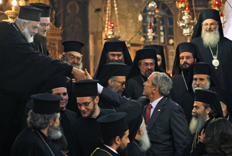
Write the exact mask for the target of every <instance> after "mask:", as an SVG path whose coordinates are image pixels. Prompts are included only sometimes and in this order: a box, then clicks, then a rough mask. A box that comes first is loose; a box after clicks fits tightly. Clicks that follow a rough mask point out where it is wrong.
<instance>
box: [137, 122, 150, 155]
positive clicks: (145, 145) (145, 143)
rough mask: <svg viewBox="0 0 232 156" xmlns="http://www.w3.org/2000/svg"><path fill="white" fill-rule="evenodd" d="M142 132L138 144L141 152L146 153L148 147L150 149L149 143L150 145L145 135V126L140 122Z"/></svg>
mask: <svg viewBox="0 0 232 156" xmlns="http://www.w3.org/2000/svg"><path fill="white" fill-rule="evenodd" d="M141 127H142V131H143V135H142V136H141V138H140V140H139V142H140V145H141V147H140V148H141V150H142V151H143V152H145V151H147V150H148V149H149V148H150V147H151V143H150V140H149V136H148V134H147V128H146V125H145V123H144V122H142V125H141Z"/></svg>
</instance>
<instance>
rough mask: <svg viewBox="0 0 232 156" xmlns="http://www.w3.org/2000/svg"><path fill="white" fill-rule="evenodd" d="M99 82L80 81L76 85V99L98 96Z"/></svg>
mask: <svg viewBox="0 0 232 156" xmlns="http://www.w3.org/2000/svg"><path fill="white" fill-rule="evenodd" d="M98 82H99V81H98V80H90V79H88V80H80V81H77V82H75V83H74V85H75V92H76V97H87V96H98V90H97V83H98Z"/></svg>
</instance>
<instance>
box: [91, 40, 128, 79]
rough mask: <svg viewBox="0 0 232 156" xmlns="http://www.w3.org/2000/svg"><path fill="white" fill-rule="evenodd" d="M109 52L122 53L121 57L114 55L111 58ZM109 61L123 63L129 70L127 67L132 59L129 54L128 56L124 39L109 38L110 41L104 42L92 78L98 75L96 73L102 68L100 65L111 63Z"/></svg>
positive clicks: (96, 77)
mask: <svg viewBox="0 0 232 156" xmlns="http://www.w3.org/2000/svg"><path fill="white" fill-rule="evenodd" d="M109 52H117V54H120V56H121V55H122V57H120V58H119V57H118V56H114V57H113V58H112V59H111V58H109ZM119 52H121V53H119ZM115 58H117V59H115ZM111 62H120V63H125V64H126V65H127V66H128V67H127V68H128V69H127V70H129V68H130V67H131V65H132V60H131V56H130V53H129V51H128V48H127V46H126V43H125V41H120V40H117V39H115V40H110V41H107V42H105V44H104V47H103V50H102V54H101V57H100V61H99V64H98V67H97V70H96V72H95V74H94V78H95V79H98V76H99V75H98V74H99V72H100V71H101V70H102V66H103V65H104V64H107V63H111Z"/></svg>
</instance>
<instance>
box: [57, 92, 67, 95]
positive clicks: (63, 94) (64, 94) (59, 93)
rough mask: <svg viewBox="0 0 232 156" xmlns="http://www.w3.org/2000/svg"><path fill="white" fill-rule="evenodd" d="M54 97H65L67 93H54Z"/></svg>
mask: <svg viewBox="0 0 232 156" xmlns="http://www.w3.org/2000/svg"><path fill="white" fill-rule="evenodd" d="M55 95H59V96H66V95H68V93H67V92H64V93H56V94H55Z"/></svg>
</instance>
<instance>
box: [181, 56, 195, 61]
mask: <svg viewBox="0 0 232 156" xmlns="http://www.w3.org/2000/svg"><path fill="white" fill-rule="evenodd" d="M184 58H186V60H189V59H191V58H193V57H192V56H181V57H180V60H184Z"/></svg>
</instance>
